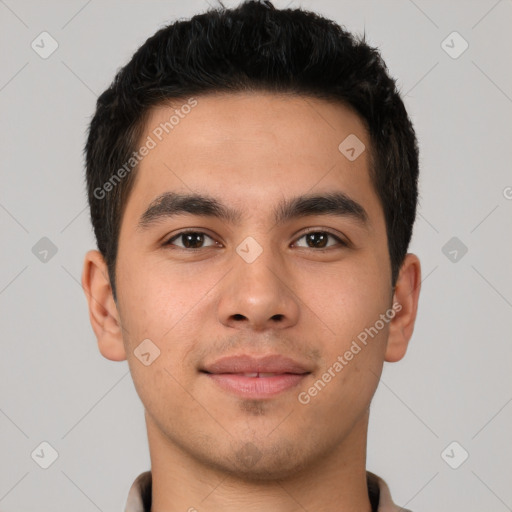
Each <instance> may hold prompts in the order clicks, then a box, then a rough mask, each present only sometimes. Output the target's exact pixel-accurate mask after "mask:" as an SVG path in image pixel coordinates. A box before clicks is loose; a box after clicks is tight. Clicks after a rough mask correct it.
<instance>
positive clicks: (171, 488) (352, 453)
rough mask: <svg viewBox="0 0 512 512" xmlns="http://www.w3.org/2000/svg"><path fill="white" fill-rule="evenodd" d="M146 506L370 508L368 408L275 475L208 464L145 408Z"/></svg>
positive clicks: (225, 510) (277, 510)
mask: <svg viewBox="0 0 512 512" xmlns="http://www.w3.org/2000/svg"><path fill="white" fill-rule="evenodd" d="M146 424H147V429H148V441H149V449H150V457H151V473H152V480H153V487H152V507H151V511H152V512H162V511H165V512H184V511H187V512H202V511H203V510H208V512H235V511H239V510H240V509H242V508H243V510H245V511H246V512H256V511H258V512H261V510H271V511H272V512H296V511H297V510H300V511H303V510H315V511H316V512H340V511H343V512H371V505H370V501H369V497H368V487H367V482H366V467H365V466H366V438H367V427H368V414H365V415H364V416H363V417H362V418H361V420H360V421H359V422H358V423H357V424H356V425H355V426H354V428H353V429H352V431H351V432H350V433H349V434H348V435H347V436H345V437H344V438H343V440H342V441H341V442H340V443H339V445H338V446H336V447H335V448H334V449H332V448H331V447H329V449H328V450H326V453H324V454H323V455H322V456H321V457H318V458H317V460H311V461H308V464H307V467H306V464H305V465H304V466H305V467H303V468H302V469H298V470H296V471H294V472H293V473H292V474H283V475H282V476H281V477H278V478H274V477H272V478H267V479H265V478H262V477H261V475H259V476H258V477H255V478H251V476H250V475H249V476H248V475H243V477H241V476H240V473H237V472H236V470H234V471H233V472H229V471H226V470H225V468H224V469H220V468H219V467H214V466H213V465H212V464H210V463H207V462H206V461H205V460H200V459H199V458H198V457H197V456H195V455H192V454H190V453H188V452H187V451H185V450H184V449H182V448H181V447H179V446H178V445H177V444H176V443H173V442H172V440H170V439H169V437H167V436H166V435H165V434H164V433H163V432H162V431H161V430H160V429H159V428H158V427H157V425H156V424H155V423H154V422H153V421H152V420H151V418H150V417H149V415H148V414H147V413H146Z"/></svg>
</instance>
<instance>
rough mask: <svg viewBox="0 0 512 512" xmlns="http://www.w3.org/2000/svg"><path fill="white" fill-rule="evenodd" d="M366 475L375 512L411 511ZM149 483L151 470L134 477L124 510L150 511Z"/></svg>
mask: <svg viewBox="0 0 512 512" xmlns="http://www.w3.org/2000/svg"><path fill="white" fill-rule="evenodd" d="M366 477H367V482H368V492H369V494H370V501H371V502H372V504H373V503H374V502H375V503H377V504H378V505H377V507H378V508H377V512H411V511H410V510H407V509H405V508H400V507H398V506H397V505H395V504H394V503H393V500H392V499H391V493H390V491H389V487H388V485H387V484H386V482H385V481H384V480H383V479H382V478H380V477H378V476H377V475H375V474H374V473H371V472H370V471H367V472H366ZM151 484H152V477H151V471H145V472H144V473H141V474H140V475H139V476H138V477H137V478H136V479H135V481H134V482H133V484H132V486H131V488H130V491H129V492H128V499H127V501H126V507H125V512H150V509H151Z"/></svg>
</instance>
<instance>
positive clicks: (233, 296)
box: [219, 237, 299, 329]
mask: <svg viewBox="0 0 512 512" xmlns="http://www.w3.org/2000/svg"><path fill="white" fill-rule="evenodd" d="M262 238H263V237H260V240H262ZM228 276H229V277H228V282H226V283H225V288H224V290H223V294H222V297H221V300H220V303H219V317H220V320H221V322H223V323H224V324H226V325H229V326H231V327H235V326H237V327H241V326H242V325H244V326H251V327H252V328H255V329H264V328H266V327H272V328H275V327H277V326H281V327H284V326H290V325H292V324H293V323H295V322H296V321H297V319H298V314H299V305H298V303H297V301H296V298H295V297H294V296H293V293H292V292H291V290H290V288H289V285H287V281H288V280H289V279H288V278H287V270H286V268H285V266H284V261H283V258H282V257H280V255H279V252H278V251H277V250H275V251H273V250H272V248H271V247H270V241H269V238H268V237H267V238H266V242H263V243H261V244H260V243H259V242H258V241H257V240H256V239H255V238H253V237H247V238H245V239H244V240H243V241H242V242H241V243H240V244H239V245H238V246H237V248H236V250H235V252H234V254H233V267H232V271H231V272H229V274H228Z"/></svg>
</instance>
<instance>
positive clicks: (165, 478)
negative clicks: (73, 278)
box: [82, 93, 421, 512]
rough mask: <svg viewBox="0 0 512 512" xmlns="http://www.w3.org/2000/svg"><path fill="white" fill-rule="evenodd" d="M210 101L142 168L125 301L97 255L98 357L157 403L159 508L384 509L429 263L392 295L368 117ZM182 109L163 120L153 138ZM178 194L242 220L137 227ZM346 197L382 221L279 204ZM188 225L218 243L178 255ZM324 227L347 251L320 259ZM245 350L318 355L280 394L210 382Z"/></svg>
mask: <svg viewBox="0 0 512 512" xmlns="http://www.w3.org/2000/svg"><path fill="white" fill-rule="evenodd" d="M197 101H198V104H197V106H196V107H195V108H194V109H193V110H192V111H191V112H190V113H189V114H188V115H187V116H186V117H185V118H184V119H182V120H180V123H179V124H178V125H177V126H175V128H174V129H173V131H172V132H171V133H170V134H169V135H167V136H166V137H165V138H164V139H163V140H162V142H159V143H158V145H157V146H156V147H155V148H154V149H152V150H151V151H150V152H149V154H148V155H147V156H146V157H145V158H144V159H143V160H142V162H141V163H140V164H139V168H138V170H137V176H136V180H135V184H134V188H133V190H132V192H131V194H130V196H129V199H128V202H127V205H126V210H125V213H124V216H123V218H122V223H121V229H120V237H119V249H118V259H117V264H116V265H117V266H116V271H117V277H116V279H117V281H116V286H117V293H118V300H117V303H116V302H115V301H114V300H113V297H112V290H111V286H110V283H109V279H108V274H107V269H106V265H105V262H104V260H103V258H102V256H101V254H100V253H99V252H97V251H90V252H88V253H87V255H86V257H85V263H84V270H83V275H82V284H83V287H84V290H85V293H86V296H87V299H88V303H89V311H90V320H91V324H92V327H93V329H94V332H95V334H96V337H97V340H98V346H99V350H100V352H101V353H102V355H103V356H104V357H106V358H107V359H110V360H114V361H122V360H125V359H127V360H128V364H129V367H130V371H131V374H132V377H133V380H134V384H135V387H136V390H137V392H138V394H139V396H140V398H141V400H142V402H143V404H144V407H145V419H146V425H147V432H148V440H149V448H150V456H151V462H152V468H151V469H152V474H153V507H152V510H153V511H163V510H165V511H169V512H171V511H185V510H189V509H190V508H191V507H195V508H196V509H197V510H199V511H209V512H210V511H211V512H220V511H222V512H230V511H235V510H236V511H238V510H240V509H242V507H243V509H244V510H246V511H249V512H251V511H262V510H272V511H273V512H292V511H298V510H301V511H302V510H304V509H306V510H315V511H322V512H335V511H336V512H339V511H340V510H343V511H345V512H349V511H353V512H355V511H357V512H362V511H366V512H369V511H370V510H371V507H370V502H369V499H368V492H367V487H366V474H365V462H366V441H367V428H368V417H369V407H370V402H371V399H372V397H373V395H374V392H375V390H376V387H377V384H378V381H379V377H380V374H381V371H382V367H383V363H384V361H388V362H394V361H398V360H400V359H401V358H402V357H403V356H404V355H405V352H406V349H407V345H408V342H409V340H410V338H411V335H412V333H413V328H414V322H415V318H416V312H417V306H418V298H419V291H420V281H421V278H420V263H419V260H418V258H417V257H416V256H415V255H414V254H407V256H406V258H405V261H404V263H403V265H402V267H401V270H400V275H399V278H398V281H397V283H396V287H395V289H393V288H392V286H391V266H390V260H389V254H388V247H387V239H386V226H385V221H384V214H383V210H382V207H381V205H380V202H379V200H378V197H377V195H376V193H375V191H374V189H373V186H372V184H371V182H370V178H369V172H368V148H369V147H370V141H369V138H368V135H367V131H366V128H365V125H364V123H363V122H362V121H361V119H360V118H359V116H358V115H357V114H355V113H354V112H353V111H352V110H350V109H349V108H347V107H345V106H343V105H340V104H337V103H336V104H335V103H330V102H327V101H325V100H319V99H313V98H306V97H300V96H296V95H286V96H284V95H277V94H271V93H236V94H216V95H208V96H198V97H197ZM176 107H178V108H179V104H175V105H173V106H172V107H171V106H160V107H157V108H155V109H154V110H152V112H151V115H150V117H149V119H148V121H147V125H146V133H145V134H144V135H143V137H142V139H141V140H142V141H144V140H146V137H147V136H148V135H151V133H152V130H154V128H155V127H156V126H158V125H159V123H161V122H164V121H166V120H168V119H169V117H170V115H172V111H173V109H174V108H176ZM349 134H355V135H356V136H357V137H358V138H359V139H360V140H361V141H362V142H363V143H364V144H365V146H366V148H367V150H366V151H364V152H363V153H362V154H361V155H360V156H359V157H358V158H357V159H356V160H355V161H353V162H351V161H349V160H348V159H347V158H346V157H345V156H344V155H343V154H342V153H341V152H340V151H339V150H338V145H339V144H340V142H341V141H343V140H344V139H345V138H346V137H347V136H348V135H349ZM168 191H172V192H181V193H192V192H194V193H201V194H209V195H211V196H213V197H215V198H217V199H218V200H220V201H222V202H223V203H225V204H226V205H228V206H230V207H233V208H238V209H240V210H241V212H242V213H243V215H242V219H241V221H240V223H239V224H230V223H226V222H225V221H223V220H220V219H217V218H210V217H203V216H197V215H189V214H186V215H179V216H176V217H173V218H163V219H161V220H159V221H158V222H157V223H155V224H153V225H152V226H151V227H149V228H148V229H145V230H141V229H139V228H138V227H137V225H138V222H139V219H140V217H141V215H142V214H143V213H144V211H145V210H146V208H147V207H148V206H149V204H150V203H151V202H152V201H153V200H154V199H155V198H156V197H158V196H159V195H160V194H162V193H163V192H168ZM333 191H340V192H344V193H345V194H347V195H348V196H350V197H351V198H352V199H354V200H355V201H357V202H358V203H360V204H361V205H362V206H363V207H364V209H365V210H366V212H367V214H368V220H369V222H368V225H367V227H364V226H362V225H360V224H359V223H357V222H356V221H355V220H354V219H353V218H351V217H349V216H345V217H340V216H335V215H314V216H308V217H302V218H295V219H292V220H289V221H287V222H285V223H283V224H279V225H276V223H275V220H274V217H273V209H274V208H275V206H276V205H277V204H278V203H279V202H280V201H282V200H283V199H284V198H292V197H295V196H298V195H301V194H308V193H318V194H325V193H330V192H333ZM185 228H194V230H197V231H199V232H203V233H206V235H208V237H210V238H208V237H205V239H204V246H203V247H202V248H199V249H195V250H194V249H186V248H183V245H184V242H186V241H184V240H183V239H182V238H180V237H178V238H177V239H174V243H175V244H177V245H174V246H172V245H164V243H165V242H167V241H168V240H169V239H171V238H173V237H174V236H176V234H177V233H179V231H180V230H183V229H185ZM309 228H314V229H313V231H314V232H326V231H327V232H329V233H332V234H334V235H335V236H338V237H339V238H340V239H342V240H344V241H348V242H349V245H348V246H343V245H340V244H339V242H337V240H336V239H335V238H329V242H328V247H327V248H326V249H325V250H323V251H322V250H320V249H318V248H316V247H309V246H308V243H307V239H306V238H305V237H304V234H305V231H306V230H308V229H309ZM248 236H250V237H252V238H254V239H255V240H256V241H257V242H258V244H259V245H260V246H261V247H262V249H263V252H262V253H261V255H260V256H259V257H258V258H257V259H256V260H255V261H253V262H252V263H247V262H246V261H245V260H244V259H242V258H241V257H240V256H239V254H238V253H237V252H236V248H237V246H238V245H239V244H240V243H241V242H242V241H243V240H244V239H245V238H246V237H248ZM178 245H181V246H182V247H178ZM394 303H399V304H400V305H401V310H400V311H399V312H398V313H397V314H396V315H395V316H394V318H393V319H392V320H391V321H390V322H389V323H386V324H385V327H384V328H383V329H381V330H380V331H379V333H378V335H377V336H375V337H374V338H373V339H371V341H370V342H369V343H368V344H367V346H365V347H364V348H363V349H362V350H361V351H360V352H359V353H358V354H357V355H355V356H354V358H353V359H352V360H351V361H350V362H348V364H347V365H346V366H345V367H344V368H343V370H342V371H341V372H339V373H338V374H337V375H336V377H335V378H333V379H332V380H331V381H330V382H329V383H328V384H327V385H326V386H325V387H324V388H323V389H322V390H321V392H319V393H318V395H317V396H315V397H312V399H311V401H310V402H309V403H308V404H306V405H304V404H301V403H300V402H299V401H298V399H297V397H298V394H299V393H300V392H301V391H305V390H306V391H307V390H308V389H309V388H310V387H311V386H312V385H313V384H314V383H315V382H316V381H317V380H318V379H319V378H320V377H321V376H322V374H324V373H325V371H326V370H327V369H328V368H329V367H330V366H332V365H333V363H334V362H335V361H336V360H337V357H338V356H340V355H343V354H344V353H345V352H346V351H347V350H348V349H349V347H350V345H351V343H352V341H353V340H354V339H355V338H356V336H357V335H358V334H359V333H360V332H362V331H364V329H365V328H367V327H369V326H373V325H374V324H375V322H376V320H378V319H379V315H381V314H383V313H385V312H386V310H388V309H389V308H391V307H392V304H394ZM275 315H280V316H275ZM148 338H149V339H150V340H152V342H153V343H154V344H155V345H156V346H158V348H159V349H160V356H159V357H158V358H157V359H155V360H154V362H153V363H152V364H151V365H149V366H145V365H143V364H142V363H141V362H140V361H139V359H137V358H136V357H135V355H134V350H135V349H136V347H137V346H138V345H139V344H140V343H141V341H142V340H144V339H148ZM241 353H248V354H252V355H255V356H260V355H265V354H269V353H273V354H275V353H279V354H283V355H285V356H289V357H292V358H295V359H298V360H300V361H302V362H307V364H308V365H309V366H310V367H311V369H312V373H311V374H310V375H308V376H307V377H305V378H304V379H303V381H302V382H301V384H300V385H299V386H298V387H296V388H294V389H291V390H287V391H285V392H283V393H281V394H279V395H277V396H275V397H273V398H270V399H269V398H267V399H261V400H245V399H242V398H240V397H238V396H235V395H233V394H230V393H228V392H226V391H224V390H222V389H221V388H219V387H218V386H217V385H216V384H214V383H212V382H211V380H210V379H209V378H208V377H206V376H205V375H204V374H202V373H200V372H199V368H201V367H203V366H204V365H205V364H207V363H211V362H213V361H214V360H216V359H217V358H219V357H221V356H224V355H231V354H241ZM243 454H249V457H248V458H245V459H243V458H242V457H241V455H243ZM251 457H252V458H251Z"/></svg>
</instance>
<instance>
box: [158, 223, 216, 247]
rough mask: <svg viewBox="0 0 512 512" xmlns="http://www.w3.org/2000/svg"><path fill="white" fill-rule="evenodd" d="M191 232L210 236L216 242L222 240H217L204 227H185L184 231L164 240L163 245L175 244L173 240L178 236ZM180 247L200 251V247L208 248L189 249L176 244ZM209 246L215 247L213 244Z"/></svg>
mask: <svg viewBox="0 0 512 512" xmlns="http://www.w3.org/2000/svg"><path fill="white" fill-rule="evenodd" d="M189 233H193V234H198V235H205V236H207V237H208V238H210V239H211V240H213V241H214V242H215V243H216V244H221V245H222V243H221V242H219V241H217V240H216V239H215V237H214V236H212V235H210V234H208V233H207V232H206V231H204V228H196V229H194V228H187V229H184V230H183V231H179V232H178V233H175V234H174V235H172V236H171V237H169V238H166V240H165V241H164V242H163V244H162V245H163V246H164V247H165V246H168V245H173V243H172V242H173V240H176V239H177V238H179V237H180V236H182V235H188V234H189ZM176 247H177V248H178V249H183V250H185V251H194V250H196V251H198V250H199V249H207V247H200V248H199V249H187V248H186V247H180V246H176ZM208 247H214V246H213V245H211V246H208Z"/></svg>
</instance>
